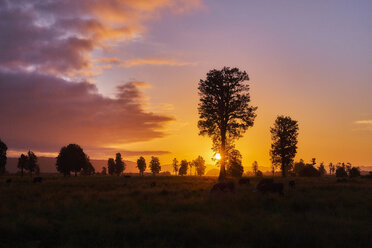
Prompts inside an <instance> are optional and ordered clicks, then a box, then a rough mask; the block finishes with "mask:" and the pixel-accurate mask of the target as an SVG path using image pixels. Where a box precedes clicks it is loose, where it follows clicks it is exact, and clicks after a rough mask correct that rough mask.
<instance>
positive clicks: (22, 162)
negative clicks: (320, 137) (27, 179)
mask: <svg viewBox="0 0 372 248" xmlns="http://www.w3.org/2000/svg"><path fill="white" fill-rule="evenodd" d="M27 163H28V157H27V155H24V154H23V153H22V154H21V156H20V157H19V158H18V165H17V167H18V169H20V170H21V176H22V177H23V171H24V170H26V168H27Z"/></svg>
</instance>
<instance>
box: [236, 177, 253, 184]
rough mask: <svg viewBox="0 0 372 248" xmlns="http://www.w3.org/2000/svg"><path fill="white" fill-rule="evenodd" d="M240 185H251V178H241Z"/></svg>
mask: <svg viewBox="0 0 372 248" xmlns="http://www.w3.org/2000/svg"><path fill="white" fill-rule="evenodd" d="M238 183H239V185H248V184H250V180H249V178H240V179H239V182H238Z"/></svg>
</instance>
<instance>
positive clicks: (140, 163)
mask: <svg viewBox="0 0 372 248" xmlns="http://www.w3.org/2000/svg"><path fill="white" fill-rule="evenodd" d="M137 168H138V170H139V174H140V175H141V176H143V173H144V171H145V170H146V160H145V158H144V157H142V156H141V157H140V158H139V159H138V160H137Z"/></svg>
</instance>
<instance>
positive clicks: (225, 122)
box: [198, 67, 257, 180]
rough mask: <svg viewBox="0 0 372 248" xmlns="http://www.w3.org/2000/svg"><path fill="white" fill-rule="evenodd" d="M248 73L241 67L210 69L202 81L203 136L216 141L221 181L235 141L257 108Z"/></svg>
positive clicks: (200, 84)
mask: <svg viewBox="0 0 372 248" xmlns="http://www.w3.org/2000/svg"><path fill="white" fill-rule="evenodd" d="M248 80H249V77H248V74H247V73H246V72H245V71H240V70H239V69H238V68H229V67H224V68H223V69H222V70H216V69H214V70H210V71H209V72H208V73H207V77H206V79H205V80H200V82H199V87H198V89H199V96H200V103H199V107H198V110H199V122H198V127H199V130H200V133H199V134H200V135H208V136H209V137H211V138H212V140H213V149H214V151H215V152H219V153H220V154H221V161H220V165H221V169H220V177H219V178H220V180H222V179H224V178H225V177H226V169H225V165H226V159H227V152H228V150H229V149H232V148H234V140H236V139H238V138H240V137H242V135H243V134H244V133H245V131H246V130H247V129H248V127H251V126H253V123H254V119H255V117H256V109H257V107H253V106H250V104H249V103H250V95H249V85H248V84H247V81H248Z"/></svg>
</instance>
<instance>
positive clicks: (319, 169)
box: [318, 163, 327, 176]
mask: <svg viewBox="0 0 372 248" xmlns="http://www.w3.org/2000/svg"><path fill="white" fill-rule="evenodd" d="M318 171H319V173H320V175H321V176H324V175H325V174H326V173H327V171H326V169H325V167H324V163H320V165H319V168H318Z"/></svg>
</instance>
